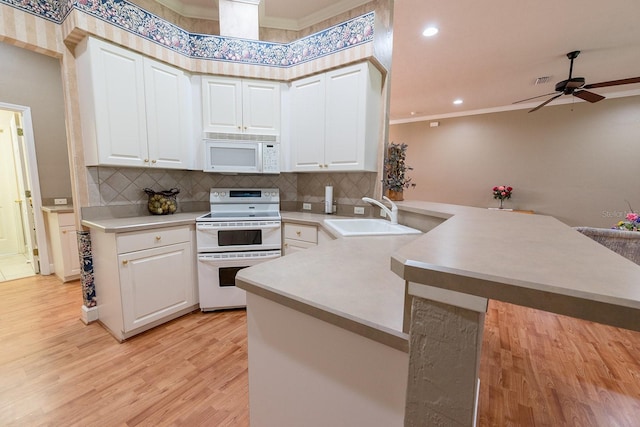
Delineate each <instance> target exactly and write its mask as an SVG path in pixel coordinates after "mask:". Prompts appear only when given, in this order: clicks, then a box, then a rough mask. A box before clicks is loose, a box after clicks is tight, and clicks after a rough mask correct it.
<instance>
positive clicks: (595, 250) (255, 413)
mask: <svg viewBox="0 0 640 427" xmlns="http://www.w3.org/2000/svg"><path fill="white" fill-rule="evenodd" d="M398 206H399V208H400V222H401V223H403V222H405V223H407V225H410V226H412V227H415V228H420V226H419V224H418V223H419V222H420V221H421V218H422V219H423V220H424V222H423V223H424V224H427V225H426V226H425V228H422V230H423V231H425V232H426V233H425V234H424V235H421V236H418V237H415V236H403V237H356V238H343V239H338V240H335V241H332V242H328V243H326V244H324V245H320V246H318V247H316V248H313V249H310V250H307V251H303V252H300V253H296V254H293V255H292V256H290V257H284V258H282V259H280V260H277V261H274V262H271V263H267V264H263V265H260V266H256V267H252V268H249V269H245V270H242V271H241V272H239V274H238V276H237V285H238V286H239V287H241V288H244V289H245V290H247V291H248V292H249V295H248V314H247V315H248V328H249V377H250V378H249V388H250V401H251V404H250V411H251V417H252V422H255V424H256V425H262V424H263V422H264V424H265V425H268V424H269V423H271V422H276V424H277V423H278V422H280V423H285V424H287V423H288V424H291V423H293V424H304V425H327V424H331V425H339V424H340V423H347V424H349V422H351V423H352V424H353V423H354V422H356V421H357V423H360V424H362V421H363V417H367V418H366V420H367V421H366V424H367V425H381V426H382V425H384V426H389V425H398V426H399V425H403V423H404V422H405V417H406V420H407V421H406V422H407V423H408V424H407V425H412V423H411V420H412V419H413V420H415V419H422V420H424V419H429V420H434V425H437V424H435V423H436V422H437V421H438V420H442V418H443V417H444V418H446V419H448V420H450V421H454V424H453V425H472V424H473V422H474V420H473V417H474V414H475V406H476V403H475V399H476V398H477V388H476V387H477V363H478V361H479V354H480V352H479V349H480V344H481V342H482V322H483V319H484V311H483V310H486V303H487V300H488V299H496V300H501V301H506V302H510V303H514V304H519V305H523V306H528V307H533V308H538V309H542V310H547V311H551V312H555V313H560V314H565V315H569V316H574V317H578V318H582V319H587V320H592V321H596V322H601V323H605V324H609V325H613V326H617V327H623V328H628V329H633V330H640V320H638V319H640V317H639V316H638V313H640V288H638V286H637V284H638V283H640V267H639V266H637V265H636V264H634V263H632V262H630V261H628V260H626V259H625V258H623V257H621V256H619V255H617V254H615V253H613V252H611V251H609V250H608V249H606V248H605V247H603V246H601V245H599V244H598V243H596V242H594V241H592V240H591V239H589V238H587V237H585V236H583V235H581V234H580V233H578V232H577V231H575V230H573V229H572V228H570V227H568V226H566V225H565V224H563V223H561V222H560V221H558V220H556V219H554V218H552V217H548V216H543V215H522V214H517V213H512V212H499V211H493V210H486V209H479V208H469V207H463V206H454V205H444V204H438V203H429V202H409V201H408V202H402V203H399V204H398ZM409 221H411V223H409ZM438 223H440V225H436V226H435V227H434V226H433V225H434V224H438ZM390 268H391V270H392V271H393V272H395V273H396V274H397V276H396V275H393V274H391V275H390V274H389V269H390ZM405 281H406V282H405ZM405 283H406V285H407V287H406V289H407V292H408V294H410V295H412V296H413V297H412V298H411V300H412V301H413V305H414V307H413V312H414V313H413V317H414V318H413V320H411V319H409V318H408V317H407V316H408V314H409V310H407V309H405ZM406 299H407V300H409V298H406ZM442 313H444V314H442ZM403 317H406V319H404V324H405V328H406V327H407V326H408V325H409V324H410V323H411V331H412V334H411V336H409V335H407V334H405V333H404V332H403V325H402V323H403V320H401V318H403ZM425 319H426V320H425ZM429 319H432V320H433V319H440V321H439V322H431V323H429ZM456 322H457V323H456ZM425 324H426V325H429V324H431V325H432V326H435V328H433V329H438V328H439V327H441V328H439V329H438V330H436V331H435V332H434V333H435V334H437V333H441V334H442V335H441V336H440V337H437V336H436V337H429V336H428V335H427V338H426V339H424V334H423V333H422V332H421V333H420V334H415V335H419V336H416V337H414V333H413V332H414V330H416V331H417V330H420V329H419V328H422V327H423V326H424V325H425ZM449 326H451V328H449ZM456 331H457V332H459V333H458V334H457V335H456V333H455V332H456ZM427 332H428V331H427ZM452 337H453V338H455V339H456V340H460V341H459V342H451V341H448V342H447V341H446V339H450V338H452ZM414 338H416V339H417V340H416V341H414ZM439 338H445V339H442V340H440V339H439ZM409 339H411V346H409V345H407V344H406V342H407V341H408V340H409ZM456 345H459V348H462V349H463V350H464V351H463V353H464V357H463V358H462V359H461V358H460V357H458V356H455V354H452V352H453V351H454V347H455V346H456ZM408 347H411V348H410V349H409V348H408ZM421 347H422V349H423V350H425V349H426V350H427V353H428V354H427V356H428V357H431V359H430V361H429V363H430V366H431V369H432V370H431V371H426V372H427V377H426V378H425V377H424V376H420V375H417V374H416V372H415V371H414V370H415V369H420V368H421V365H420V362H421V361H422V359H423V358H424V354H423V353H422V354H421V353H420V348H421ZM435 348H437V350H436V351H434V349H435ZM459 348H456V349H455V351H456V353H457V352H458V350H459ZM428 350H431V352H429V351H428ZM407 351H408V353H407ZM454 356H455V357H454ZM422 367H424V366H422ZM431 374H433V378H431V377H429V375H431ZM445 376H446V377H448V378H449V381H448V383H447V384H444V385H443V384H440V383H439V381H441V380H442V379H443V377H445ZM453 376H456V378H455V380H456V381H458V380H459V382H458V383H455V384H454V385H451V383H454V381H452V380H451V377H453ZM426 382H430V388H431V390H435V393H436V394H437V395H436V396H432V395H428V393H429V390H428V389H426V390H425V388H423V387H422V386H423V385H424V384H425V383H426ZM447 385H448V386H447ZM432 392H433V391H432ZM278 402H281V405H282V406H279V405H280V403H278ZM328 408H330V410H327V409H328ZM336 420H339V421H340V422H339V423H336ZM345 420H346V421H345ZM314 422H315V423H317V424H314Z"/></svg>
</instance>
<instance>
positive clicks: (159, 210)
mask: <svg viewBox="0 0 640 427" xmlns="http://www.w3.org/2000/svg"><path fill="white" fill-rule="evenodd" d="M144 192H145V193H147V195H148V196H149V204H148V207H149V212H151V213H152V214H153V215H168V214H173V213H175V212H176V210H178V202H177V201H176V196H177V195H178V193H179V192H180V190H178V189H177V188H172V189H171V190H164V191H153V190H152V189H150V188H145V189H144Z"/></svg>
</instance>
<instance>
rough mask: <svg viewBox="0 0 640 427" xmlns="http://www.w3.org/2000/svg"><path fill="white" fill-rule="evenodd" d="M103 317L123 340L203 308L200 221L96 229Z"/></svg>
mask: <svg viewBox="0 0 640 427" xmlns="http://www.w3.org/2000/svg"><path fill="white" fill-rule="evenodd" d="M91 244H92V252H93V268H94V280H95V285H96V298H97V300H98V318H99V321H100V322H101V323H102V324H103V325H104V326H105V327H106V328H107V329H108V330H109V331H110V332H111V333H112V334H113V335H114V336H115V337H116V338H117V339H118V340H120V341H122V340H124V339H126V338H129V337H131V336H133V335H136V334H138V333H140V332H143V331H145V330H147V329H150V328H152V327H154V326H157V325H159V324H161V323H164V322H167V321H169V320H171V319H174V318H176V317H178V316H181V315H183V314H186V313H189V312H191V311H193V310H195V309H197V308H198V290H197V283H196V279H195V262H196V261H195V257H196V255H195V231H194V226H174V227H165V228H157V229H153V230H145V231H137V232H135V231H134V232H128V233H104V232H101V231H95V230H93V229H92V231H91Z"/></svg>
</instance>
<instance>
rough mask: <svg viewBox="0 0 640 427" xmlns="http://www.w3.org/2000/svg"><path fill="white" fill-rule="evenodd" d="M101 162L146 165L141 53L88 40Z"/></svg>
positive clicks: (145, 126)
mask: <svg viewBox="0 0 640 427" xmlns="http://www.w3.org/2000/svg"><path fill="white" fill-rule="evenodd" d="M89 42H90V52H91V54H92V57H91V63H92V66H93V70H92V71H93V76H92V78H93V81H92V83H93V90H94V91H95V100H94V103H95V105H94V106H95V110H96V114H95V117H96V123H95V126H96V134H97V140H98V156H99V162H100V163H101V164H110V165H120V166H149V162H148V160H149V159H148V157H147V155H148V153H147V123H146V113H145V93H144V69H143V61H142V56H141V55H137V54H135V53H133V52H131V51H128V50H126V49H121V48H119V47H117V46H113V45H110V44H108V43H104V42H101V41H99V40H96V39H90V40H89Z"/></svg>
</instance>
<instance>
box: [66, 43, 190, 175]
mask: <svg viewBox="0 0 640 427" xmlns="http://www.w3.org/2000/svg"><path fill="white" fill-rule="evenodd" d="M76 63H77V72H78V92H79V98H80V99H79V102H80V107H81V111H80V119H81V123H82V135H83V140H84V151H85V162H86V164H87V165H88V166H92V165H112V166H140V167H147V166H150V167H161V168H175V169H188V168H189V164H188V163H189V144H190V141H191V138H190V135H191V126H190V124H189V120H190V117H191V115H190V111H191V103H190V96H191V93H190V81H189V77H188V76H187V75H186V74H185V73H184V72H183V71H182V70H180V69H178V68H175V67H171V66H168V65H165V64H163V63H160V62H157V61H154V60H151V59H149V58H146V57H144V56H142V55H139V54H137V53H134V52H131V51H129V50H127V49H123V48H120V47H118V46H114V45H112V44H109V43H105V42H103V41H101V40H97V39H93V38H86V39H85V40H84V41H83V42H82V43H81V44H79V45H78V48H77V50H76Z"/></svg>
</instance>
